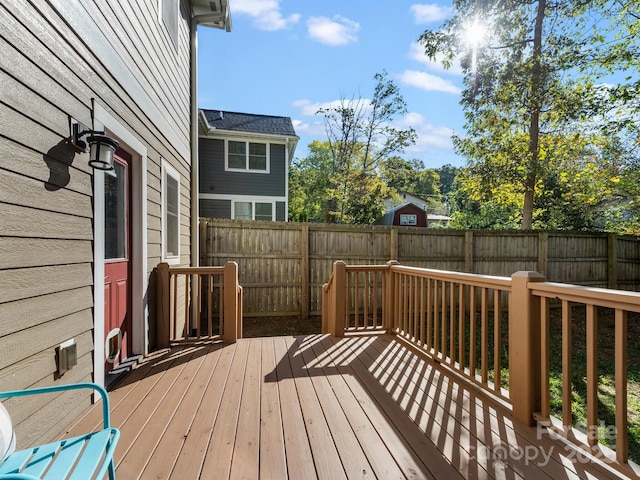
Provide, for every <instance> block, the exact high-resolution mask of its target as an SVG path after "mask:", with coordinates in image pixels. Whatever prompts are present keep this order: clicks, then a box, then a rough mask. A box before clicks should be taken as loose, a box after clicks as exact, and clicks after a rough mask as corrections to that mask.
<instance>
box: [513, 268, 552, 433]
mask: <svg viewBox="0 0 640 480" xmlns="http://www.w3.org/2000/svg"><path fill="white" fill-rule="evenodd" d="M544 281H545V277H544V276H543V275H541V274H539V273H537V272H516V273H514V274H513V275H512V276H511V296H510V297H509V395H510V397H511V402H512V404H513V416H514V417H515V418H516V419H517V420H519V421H520V422H522V423H524V424H525V425H528V426H533V425H534V423H535V422H534V419H533V414H534V413H535V412H536V411H538V410H539V409H540V399H541V386H540V383H541V372H540V369H541V361H540V355H541V353H540V352H541V347H540V342H541V335H540V299H539V298H537V297H534V296H533V295H531V290H530V289H529V287H528V284H529V282H544Z"/></svg>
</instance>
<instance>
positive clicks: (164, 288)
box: [156, 262, 242, 348]
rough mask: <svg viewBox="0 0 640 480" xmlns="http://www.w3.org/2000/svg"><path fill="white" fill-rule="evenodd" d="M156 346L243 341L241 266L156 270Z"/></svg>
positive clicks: (162, 264)
mask: <svg viewBox="0 0 640 480" xmlns="http://www.w3.org/2000/svg"><path fill="white" fill-rule="evenodd" d="M157 278H158V280H157V295H156V299H157V310H156V311H157V330H156V331H157V338H156V342H157V346H158V347H160V348H162V347H168V346H170V345H171V344H172V343H177V342H182V341H193V340H203V339H209V338H212V337H221V338H222V339H223V340H224V341H226V342H229V343H232V342H235V341H236V339H238V338H242V287H241V286H240V284H239V283H238V265H237V264H236V263H234V262H227V263H226V264H225V265H224V266H223V267H173V266H170V265H169V264H167V263H160V264H158V267H157Z"/></svg>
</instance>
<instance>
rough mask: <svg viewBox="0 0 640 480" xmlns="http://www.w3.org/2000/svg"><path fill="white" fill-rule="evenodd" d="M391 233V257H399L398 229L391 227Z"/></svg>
mask: <svg viewBox="0 0 640 480" xmlns="http://www.w3.org/2000/svg"><path fill="white" fill-rule="evenodd" d="M389 234H390V236H391V237H390V239H389V257H390V258H398V229H397V228H391V230H390V231H389Z"/></svg>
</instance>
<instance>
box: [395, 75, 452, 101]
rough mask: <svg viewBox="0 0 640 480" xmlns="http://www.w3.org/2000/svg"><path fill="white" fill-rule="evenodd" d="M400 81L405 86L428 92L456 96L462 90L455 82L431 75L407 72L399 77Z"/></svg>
mask: <svg viewBox="0 0 640 480" xmlns="http://www.w3.org/2000/svg"><path fill="white" fill-rule="evenodd" d="M398 79H399V80H400V82H401V83H403V84H404V85H409V86H412V87H416V88H419V89H421V90H426V91H428V92H445V93H452V94H456V95H457V94H459V93H460V88H458V87H457V86H456V85H454V84H453V82H450V81H449V80H446V79H444V78H442V77H438V76H437V75H431V74H430V73H425V72H418V71H416V70H405V71H404V72H402V73H401V74H400V75H398Z"/></svg>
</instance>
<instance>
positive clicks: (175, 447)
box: [66, 335, 617, 480]
mask: <svg viewBox="0 0 640 480" xmlns="http://www.w3.org/2000/svg"><path fill="white" fill-rule="evenodd" d="M109 396H110V399H111V407H112V423H113V425H114V426H116V427H118V428H120V430H121V432H122V436H121V440H120V443H119V445H118V448H117V450H116V472H117V477H118V479H120V480H126V479H137V478H175V479H197V478H201V479H213V478H215V479H231V478H233V479H241V478H242V479H254V478H255V479H258V478H260V479H274V480H276V479H277V480H279V479H286V478H289V479H292V480H293V479H295V480H298V479H310V480H315V479H331V480H333V479H339V478H345V479H369V478H371V479H373V478H377V479H384V480H387V479H404V478H406V479H461V478H482V479H496V480H497V479H500V480H501V479H522V478H527V479H528V478H536V479H538V478H541V479H545V478H547V479H554V480H565V479H567V480H569V479H570V480H573V479H578V478H594V479H595V478H602V479H607V478H617V476H616V475H615V474H614V473H613V472H611V471H609V470H608V469H606V468H605V467H602V466H600V465H597V464H594V463H585V462H576V461H571V460H572V459H575V458H576V457H577V456H576V455H575V453H571V451H570V450H569V449H567V448H566V447H564V445H563V444H561V443H559V442H557V441H556V440H553V439H552V438H550V437H549V436H548V435H543V436H542V437H539V434H538V433H537V432H536V429H534V428H530V427H526V426H524V425H521V424H519V423H517V422H515V421H513V420H512V419H511V414H510V411H509V410H508V409H507V408H505V406H504V405H502V404H501V403H500V402H498V401H496V400H495V399H493V398H491V397H489V396H487V395H484V394H483V393H481V392H479V391H478V390H477V388H475V387H472V386H469V385H467V384H466V383H463V382H460V380H459V379H457V377H455V376H454V375H452V374H450V373H448V372H447V371H446V370H444V369H442V368H441V367H440V366H438V365H436V364H434V363H433V362H431V361H430V360H429V359H427V358H426V357H424V356H422V355H420V354H419V353H418V352H415V351H414V350H412V349H410V348H407V347H406V345H405V344H403V342H402V341H400V340H398V339H397V338H395V337H392V336H388V335H372V336H355V337H348V338H343V339H337V338H333V337H330V336H326V335H310V336H305V337H273V338H260V339H244V340H240V341H238V342H237V343H236V344H233V345H226V346H225V345H223V344H222V343H209V344H207V343H202V344H198V345H192V346H179V347H174V348H173V349H171V350H165V351H162V352H158V353H155V354H153V355H150V356H149V357H147V358H145V359H144V360H143V361H142V362H141V363H140V365H138V366H137V367H136V368H135V369H134V370H133V371H132V372H131V373H129V374H128V375H127V376H126V377H124V379H123V380H122V381H120V382H119V383H118V384H116V385H115V386H113V389H112V390H111V391H110V393H109ZM99 407H100V406H99V405H97V406H94V407H93V408H92V409H90V410H89V411H88V412H87V413H86V414H85V415H84V416H83V417H82V418H81V419H79V420H78V422H77V423H76V424H75V425H74V426H72V427H71V428H70V429H69V431H68V432H67V434H66V435H70V434H78V433H84V432H86V431H87V430H90V429H93V428H96V427H97V426H99V425H100V423H101V409H100V408H99ZM525 449H529V452H530V453H538V454H540V455H541V454H542V452H543V451H544V453H545V457H544V458H542V457H539V458H537V459H533V460H531V459H530V458H525V457H523V456H521V455H520V456H518V455H517V453H518V452H524V451H525ZM541 460H545V461H541Z"/></svg>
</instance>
